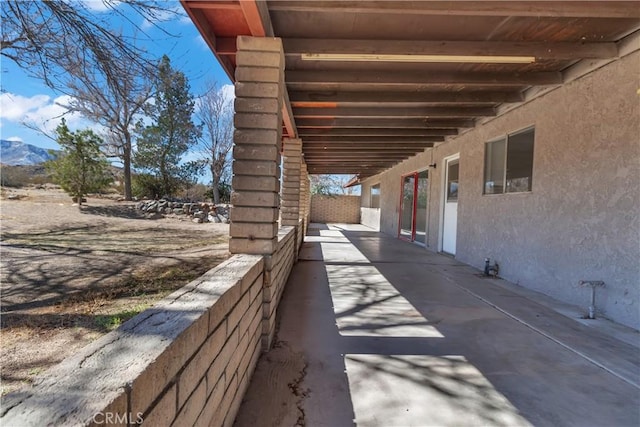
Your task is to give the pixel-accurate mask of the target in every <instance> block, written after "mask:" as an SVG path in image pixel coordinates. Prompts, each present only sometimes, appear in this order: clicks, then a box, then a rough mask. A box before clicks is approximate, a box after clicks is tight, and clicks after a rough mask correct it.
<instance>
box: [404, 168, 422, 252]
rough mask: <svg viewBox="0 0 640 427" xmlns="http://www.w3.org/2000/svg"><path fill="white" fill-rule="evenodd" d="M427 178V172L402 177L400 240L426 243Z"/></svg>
mask: <svg viewBox="0 0 640 427" xmlns="http://www.w3.org/2000/svg"><path fill="white" fill-rule="evenodd" d="M428 189H429V176H428V172H427V171H422V172H414V173H412V174H409V175H406V176H403V177H402V195H401V199H400V224H399V232H398V236H399V237H400V238H401V239H404V240H409V241H412V242H413V241H416V242H419V243H422V244H426V243H427V194H428Z"/></svg>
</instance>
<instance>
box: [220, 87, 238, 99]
mask: <svg viewBox="0 0 640 427" xmlns="http://www.w3.org/2000/svg"><path fill="white" fill-rule="evenodd" d="M220 92H222V96H223V97H224V99H225V100H226V101H227V102H233V100H234V99H236V87H235V86H234V85H224V86H222V87H221V88H220Z"/></svg>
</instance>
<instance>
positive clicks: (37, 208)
mask: <svg viewBox="0 0 640 427" xmlns="http://www.w3.org/2000/svg"><path fill="white" fill-rule="evenodd" d="M134 205H135V204H134V203H131V202H117V201H115V200H113V199H109V198H92V197H90V198H88V201H87V203H86V206H83V207H82V209H79V208H78V206H77V205H73V204H72V202H71V199H70V197H69V196H68V195H66V194H65V193H64V192H62V191H61V190H58V189H52V188H50V187H47V188H44V189H43V188H40V189H37V188H34V187H31V188H27V189H3V190H2V201H1V204H0V231H1V239H0V261H1V262H0V265H1V268H0V292H1V294H0V310H1V315H0V316H1V317H0V323H1V330H0V367H1V379H2V383H1V385H0V387H1V392H2V394H3V395H4V394H6V393H7V392H10V391H12V390H15V389H17V388H19V387H21V386H24V385H27V384H30V383H31V382H32V381H33V379H34V378H35V377H37V375H38V374H40V373H41V372H43V371H44V370H46V369H47V368H48V367H50V366H52V365H54V364H56V363H58V362H60V361H61V360H62V359H64V358H65V357H66V356H68V355H70V354H72V353H73V352H74V351H76V350H78V349H80V348H82V347H84V346H85V345H87V344H88V343H89V342H91V341H92V340H94V339H96V338H98V337H100V336H101V335H103V334H105V333H107V332H109V331H110V330H113V329H115V328H117V326H118V325H120V324H121V323H122V322H124V321H126V320H127V319H129V318H131V317H133V316H134V315H136V314H137V313H139V312H140V311H142V310H144V309H146V308H147V307H149V306H151V305H153V303H154V302H156V301H157V300H159V299H160V298H162V297H164V296H165V295H167V294H169V293H170V292H171V291H173V290H175V289H178V288H180V287H181V286H183V285H185V284H186V283H188V282H189V281H190V280H193V279H195V278H196V277H198V276H200V275H201V274H203V273H204V272H206V271H207V270H209V269H210V268H212V267H214V266H215V265H217V264H219V263H220V262H221V261H222V260H224V259H226V258H227V257H228V227H229V226H228V225H226V224H212V223H205V224H197V223H194V222H192V221H191V220H190V219H189V218H188V217H186V216H168V217H165V218H157V219H149V218H145V216H144V215H143V214H142V213H140V212H139V211H137V210H135V207H134Z"/></svg>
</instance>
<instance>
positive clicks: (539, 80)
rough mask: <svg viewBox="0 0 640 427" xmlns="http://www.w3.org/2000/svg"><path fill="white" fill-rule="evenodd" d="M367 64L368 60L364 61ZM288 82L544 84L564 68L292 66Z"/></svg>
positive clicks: (555, 79)
mask: <svg viewBox="0 0 640 427" xmlns="http://www.w3.org/2000/svg"><path fill="white" fill-rule="evenodd" d="M363 66H364V64H363ZM285 81H286V82H287V84H295V85H300V84H305V83H320V84H341V83H342V84H348V85H349V87H357V86H361V85H371V84H384V85H393V86H411V85H420V86H427V85H435V86H437V85H478V86H493V85H498V86H504V85H516V86H541V85H559V84H562V73H560V72H538V73H486V72H485V73H472V72H447V73H443V72H429V71H397V72H393V73H390V72H388V71H370V70H369V71H367V70H363V71H352V70H339V71H338V70H322V71H317V70H307V71H300V70H289V71H286V72H285Z"/></svg>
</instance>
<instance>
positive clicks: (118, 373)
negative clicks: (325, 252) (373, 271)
mask: <svg viewBox="0 0 640 427" xmlns="http://www.w3.org/2000/svg"><path fill="white" fill-rule="evenodd" d="M297 235H298V233H297V232H296V227H283V228H282V229H281V230H280V232H279V235H278V248H277V251H276V253H275V254H274V255H272V256H259V255H235V256H233V257H232V258H230V259H229V260H227V261H225V262H223V263H222V264H220V265H219V266H217V267H215V268H214V269H212V270H210V271H209V272H207V273H206V274H205V275H203V276H202V277H200V278H199V279H197V280H195V281H193V282H191V283H189V284H188V285H186V286H184V287H183V288H181V289H180V290H178V291H176V292H174V293H172V294H171V295H169V296H168V297H166V298H164V299H163V300H161V301H160V302H158V303H157V304H156V305H155V306H154V307H152V308H150V309H148V310H146V311H144V312H142V313H140V314H139V315H138V316H136V317H134V318H133V319H131V320H129V321H127V322H125V323H124V324H123V325H122V326H121V327H120V328H118V329H117V330H116V331H113V332H111V333H109V334H107V335H105V336H103V337H102V338H100V339H98V340H97V341H95V342H94V343H92V344H90V345H89V346H87V347H85V348H84V349H82V350H81V351H80V352H79V353H77V354H75V355H74V356H72V357H70V358H67V359H65V360H64V361H63V362H62V363H60V364H59V365H57V366H56V367H54V368H52V369H51V370H49V371H48V372H47V373H46V374H45V376H44V377H42V379H41V380H39V381H38V382H37V384H35V385H34V386H33V387H32V388H30V389H25V390H22V391H20V390H19V391H17V392H15V393H12V394H10V395H7V396H5V399H3V400H4V401H3V405H2V413H0V416H1V417H2V418H0V424H1V425H6V426H14V425H15V426H41V425H84V426H89V425H91V426H93V425H122V426H126V425H138V424H143V425H148V426H162V425H167V426H168V425H172V424H174V425H189V426H191V425H196V426H201V425H202V426H230V425H232V424H233V421H234V420H235V416H236V413H237V411H238V408H239V407H240V403H241V402H242V398H243V396H244V393H245V391H246V388H247V387H248V385H249V381H250V379H251V375H252V374H253V371H254V369H255V366H256V363H257V361H258V357H259V355H260V352H261V350H267V349H268V348H269V347H270V345H271V343H272V341H273V336H274V334H275V326H276V312H277V306H278V303H279V301H280V298H281V296H282V293H283V290H284V286H285V284H286V281H287V278H288V276H289V273H290V272H291V268H292V267H293V264H294V262H295V258H296V257H295V254H296V252H297V251H296V243H297V239H296V237H297Z"/></svg>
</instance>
